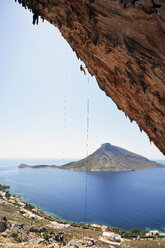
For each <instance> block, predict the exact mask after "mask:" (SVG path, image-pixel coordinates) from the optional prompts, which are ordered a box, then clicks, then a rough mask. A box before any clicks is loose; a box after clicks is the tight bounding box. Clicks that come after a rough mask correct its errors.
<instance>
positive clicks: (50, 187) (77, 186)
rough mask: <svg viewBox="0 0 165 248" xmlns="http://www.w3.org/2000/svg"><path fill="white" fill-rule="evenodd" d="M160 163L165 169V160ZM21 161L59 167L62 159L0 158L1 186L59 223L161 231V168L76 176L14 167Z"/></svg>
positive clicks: (164, 204) (164, 217)
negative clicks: (83, 223)
mask: <svg viewBox="0 0 165 248" xmlns="http://www.w3.org/2000/svg"><path fill="white" fill-rule="evenodd" d="M72 161H73V160H72ZM66 162H70V161H69V160H67V161H65V163H66ZM159 162H161V163H162V164H164V165H165V160H164V161H159ZM20 163H26V164H29V165H34V164H50V165H51V164H55V165H60V164H61V161H60V160H55V159H54V160H53V159H51V160H48V159H46V160H41V159H40V160H37V159H35V160H34V159H31V160H30V159H28V160H27V159H22V160H21V159H13V160H11V159H10V160H8V159H0V184H6V185H9V186H10V187H11V188H10V192H11V193H14V194H19V195H20V196H21V197H22V198H23V200H24V201H26V202H28V203H31V204H34V205H35V206H37V207H39V208H41V209H42V210H44V211H46V212H48V213H50V214H52V215H54V216H56V217H58V218H59V219H62V220H66V221H71V222H86V223H91V224H92V223H97V224H104V225H107V226H110V227H119V228H121V229H126V230H129V229H131V228H133V227H136V228H139V229H140V230H149V229H157V230H159V231H162V232H165V167H164V168H154V169H148V170H145V171H128V172H81V171H69V170H60V169H51V168H46V169H44V168H43V169H19V168H18V165H19V164H20Z"/></svg>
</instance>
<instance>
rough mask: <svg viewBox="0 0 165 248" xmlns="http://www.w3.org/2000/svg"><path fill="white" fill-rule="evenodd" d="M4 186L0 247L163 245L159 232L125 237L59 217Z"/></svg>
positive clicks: (1, 189)
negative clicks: (27, 201)
mask: <svg viewBox="0 0 165 248" xmlns="http://www.w3.org/2000/svg"><path fill="white" fill-rule="evenodd" d="M8 190H9V186H5V185H0V248H8V247H13V248H20V247H25V248H28V247H29V248H40V247H41V248H42V247H48V248H55V247H65V248H79V247H80V248H83V247H91V248H96V247H101V248H104V247H105V248H106V247H109V248H115V247H119V246H120V247H125V248H128V247H137V248H145V247H146V248H147V247H153V248H156V247H159V246H160V247H165V238H164V237H163V236H162V237H161V238H160V237H157V236H155V237H154V236H153V237H149V236H145V237H144V238H143V239H141V238H140V236H139V237H138V238H131V239H130V238H129V239H127V238H123V237H122V235H120V234H119V232H116V233H115V232H114V230H110V228H108V227H107V226H103V225H96V224H93V225H88V224H83V223H80V224H78V223H68V222H64V221H60V220H59V219H57V218H56V217H54V216H52V215H50V214H48V213H45V212H43V211H42V210H41V209H39V208H37V207H35V206H33V205H31V204H29V203H26V202H24V201H22V199H21V198H20V196H18V195H11V194H10V193H9V191H8ZM116 231H117V230H116ZM134 231H137V230H134ZM126 233H127V234H128V233H129V232H126ZM126 233H125V234H124V233H123V235H126ZM134 237H135V236H134ZM136 237H137V235H136ZM133 239H134V240H133Z"/></svg>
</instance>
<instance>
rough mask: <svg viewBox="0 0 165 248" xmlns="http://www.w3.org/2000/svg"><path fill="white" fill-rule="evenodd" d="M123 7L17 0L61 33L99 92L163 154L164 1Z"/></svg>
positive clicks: (91, 0) (98, 0) (81, 0)
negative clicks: (113, 103)
mask: <svg viewBox="0 0 165 248" xmlns="http://www.w3.org/2000/svg"><path fill="white" fill-rule="evenodd" d="M15 1H16V0H15ZM122 2H123V1H117V0H67V1H66V0H19V3H22V5H23V6H24V7H25V8H26V7H28V8H29V9H31V10H32V11H33V13H34V16H33V17H34V19H37V16H38V15H39V16H40V17H42V18H43V19H46V20H47V21H49V22H50V23H52V24H53V25H55V26H56V27H58V28H59V30H60V31H61V33H62V35H63V37H64V38H65V39H66V40H67V42H68V43H69V44H70V46H71V47H72V49H73V50H74V51H75V52H76V54H77V56H78V57H80V58H81V59H82V60H83V61H84V63H85V64H86V66H87V68H88V70H89V72H90V73H91V74H92V75H95V77H96V79H97V82H98V84H99V86H100V88H101V89H102V90H104V91H105V93H106V95H107V96H109V97H111V98H112V100H113V101H114V102H115V103H116V105H117V106H118V108H119V109H121V110H123V111H124V112H125V114H126V115H127V116H129V118H130V120H131V121H132V120H135V121H136V122H137V123H138V125H139V128H140V129H143V130H144V131H145V132H146V133H147V135H148V136H149V138H150V140H151V141H153V142H154V143H155V145H156V146H157V147H158V148H159V149H160V150H161V151H162V152H163V153H164V154H165V1H164V0H159V1H158V0H155V4H160V5H157V6H153V4H152V1H150V0H139V1H137V0H136V1H132V2H135V5H134V6H133V5H132V4H131V3H130V2H131V1H128V0H127V1H124V3H126V4H125V6H124V5H123V3H122ZM120 3H121V4H120ZM34 21H35V20H34Z"/></svg>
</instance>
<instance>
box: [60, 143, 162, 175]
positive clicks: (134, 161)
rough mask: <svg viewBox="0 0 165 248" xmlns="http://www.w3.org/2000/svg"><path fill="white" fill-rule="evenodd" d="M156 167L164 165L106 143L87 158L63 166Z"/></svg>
mask: <svg viewBox="0 0 165 248" xmlns="http://www.w3.org/2000/svg"><path fill="white" fill-rule="evenodd" d="M154 167H162V165H161V164H158V163H156V162H154V161H150V160H149V159H147V158H145V157H143V156H140V155H137V154H135V153H132V152H129V151H127V150H125V149H123V148H120V147H117V146H113V145H111V144H109V143H105V144H103V145H101V147H100V148H99V149H97V150H96V151H95V152H94V153H92V154H91V155H89V156H88V157H87V158H84V159H82V160H79V161H76V162H72V163H69V164H66V165H63V166H62V167H61V168H62V169H69V170H81V171H85V170H87V171H128V170H145V169H149V168H154Z"/></svg>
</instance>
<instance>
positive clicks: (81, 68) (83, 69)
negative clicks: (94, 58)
mask: <svg viewBox="0 0 165 248" xmlns="http://www.w3.org/2000/svg"><path fill="white" fill-rule="evenodd" d="M80 71H83V72H84V75H86V71H85V68H83V66H82V65H80Z"/></svg>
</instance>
